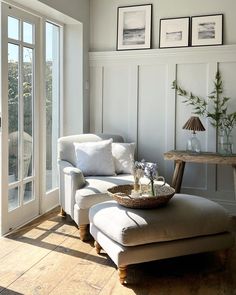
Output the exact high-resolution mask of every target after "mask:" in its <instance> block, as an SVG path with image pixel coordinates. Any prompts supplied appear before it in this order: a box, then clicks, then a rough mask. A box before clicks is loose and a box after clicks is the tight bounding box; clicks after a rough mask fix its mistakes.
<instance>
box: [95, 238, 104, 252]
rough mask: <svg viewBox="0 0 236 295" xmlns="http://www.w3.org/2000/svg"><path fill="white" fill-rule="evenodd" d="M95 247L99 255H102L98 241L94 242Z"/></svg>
mask: <svg viewBox="0 0 236 295" xmlns="http://www.w3.org/2000/svg"><path fill="white" fill-rule="evenodd" d="M94 247H95V249H96V252H97V254H100V252H101V250H102V247H101V245H100V244H99V243H98V242H97V241H95V242H94Z"/></svg>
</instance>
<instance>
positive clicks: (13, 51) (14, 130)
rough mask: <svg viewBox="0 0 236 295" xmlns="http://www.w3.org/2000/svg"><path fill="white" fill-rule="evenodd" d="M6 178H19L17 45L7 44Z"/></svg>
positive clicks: (15, 179)
mask: <svg viewBox="0 0 236 295" xmlns="http://www.w3.org/2000/svg"><path fill="white" fill-rule="evenodd" d="M8 134H9V135H8V154H9V158H8V180H9V183H12V182H15V181H17V180H18V179H19V140H20V139H19V46H18V45H15V44H11V43H9V44H8Z"/></svg>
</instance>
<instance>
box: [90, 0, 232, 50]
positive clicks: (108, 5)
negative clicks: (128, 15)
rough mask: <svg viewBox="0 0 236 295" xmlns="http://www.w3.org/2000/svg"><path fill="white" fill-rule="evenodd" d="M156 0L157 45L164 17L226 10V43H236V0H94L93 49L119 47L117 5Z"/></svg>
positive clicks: (154, 7) (154, 8)
mask: <svg viewBox="0 0 236 295" xmlns="http://www.w3.org/2000/svg"><path fill="white" fill-rule="evenodd" d="M145 3H152V4H153V18H152V20H153V22H152V28H153V31H152V40H153V48H158V47H159V21H160V18H169V17H182V16H193V15H202V14H215V13H223V14H224V40H225V42H224V44H236V32H235V28H236V17H235V11H236V1H235V0H90V51H109V50H115V49H116V35H117V33H116V30H117V7H119V6H129V5H137V4H145Z"/></svg>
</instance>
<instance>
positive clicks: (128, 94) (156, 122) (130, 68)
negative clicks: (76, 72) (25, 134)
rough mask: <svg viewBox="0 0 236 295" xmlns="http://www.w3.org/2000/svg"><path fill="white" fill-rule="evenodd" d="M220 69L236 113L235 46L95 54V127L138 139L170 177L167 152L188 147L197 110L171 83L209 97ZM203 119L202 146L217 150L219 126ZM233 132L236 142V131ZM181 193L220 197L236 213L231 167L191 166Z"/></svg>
mask: <svg viewBox="0 0 236 295" xmlns="http://www.w3.org/2000/svg"><path fill="white" fill-rule="evenodd" d="M217 68H219V69H220V71H221V72H222V78H223V81H224V89H225V95H226V96H230V97H232V101H231V103H230V110H231V109H232V111H235V110H236V95H235V93H236V83H235V81H234V77H235V72H236V46H235V45H230V46H209V47H200V48H197V47H195V48H193V47H191V48H177V49H176V48H175V49H165V50H163V49H162V50H160V49H152V50H139V51H123V52H118V51H111V52H91V53H90V77H91V81H90V85H91V87H90V105H91V109H90V116H91V118H90V122H91V129H90V130H91V132H93V131H96V130H99V131H102V132H112V133H119V134H121V135H122V136H124V138H125V140H126V141H129V142H131V141H134V142H136V143H137V151H138V153H137V156H138V159H139V160H141V159H142V158H145V159H146V160H147V161H155V162H157V163H158V166H159V171H160V174H162V175H163V176H164V177H165V178H166V179H167V180H168V181H170V180H171V177H172V173H173V168H174V163H172V162H171V161H164V160H163V153H164V152H165V151H168V150H171V149H185V147H186V141H187V138H188V137H189V135H191V132H190V131H186V130H183V129H182V127H183V125H184V123H185V122H186V121H187V119H188V118H189V117H190V116H191V112H192V109H191V107H189V106H186V104H184V103H182V101H181V100H182V98H181V97H178V95H177V94H176V92H175V90H173V89H171V84H172V82H173V81H174V80H175V79H177V81H178V83H179V85H181V86H182V87H183V88H185V89H186V90H189V91H192V92H193V93H194V94H197V95H199V96H202V97H205V98H207V96H208V95H209V94H210V92H211V91H212V90H213V82H214V76H215V73H216V70H217ZM99 104H100V105H99ZM201 121H202V123H203V125H204V126H205V128H206V131H205V132H201V133H200V132H199V133H198V137H199V138H200V140H201V144H202V150H203V151H215V150H216V132H215V129H214V128H213V127H212V126H211V125H210V123H209V120H208V119H206V118H201ZM97 126H98V127H97ZM233 136H234V143H235V140H236V130H234V133H233ZM234 152H236V143H235V146H234ZM182 192H184V193H190V194H196V195H199V196H203V197H206V198H209V199H212V200H215V201H217V202H219V203H220V204H222V205H223V206H225V207H226V208H227V209H228V210H229V211H230V212H231V213H233V214H236V197H235V193H234V188H233V176H232V168H231V167H222V166H216V165H204V164H186V170H185V174H184V181H183V186H182Z"/></svg>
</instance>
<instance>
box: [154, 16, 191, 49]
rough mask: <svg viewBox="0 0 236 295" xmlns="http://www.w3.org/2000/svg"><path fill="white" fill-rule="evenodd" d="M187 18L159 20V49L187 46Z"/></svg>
mask: <svg viewBox="0 0 236 295" xmlns="http://www.w3.org/2000/svg"><path fill="white" fill-rule="evenodd" d="M189 23H190V18H189V17H179V18H165V19H160V35H159V47H160V48H173V47H187V46H189Z"/></svg>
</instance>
